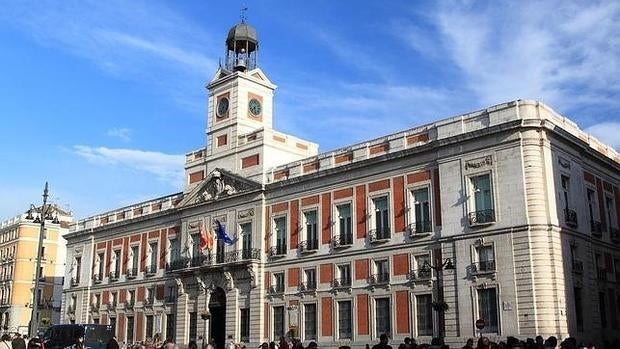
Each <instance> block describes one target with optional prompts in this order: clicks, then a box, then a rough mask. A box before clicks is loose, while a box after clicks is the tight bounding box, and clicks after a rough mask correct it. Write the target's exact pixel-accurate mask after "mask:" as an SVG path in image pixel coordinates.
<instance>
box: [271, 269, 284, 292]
mask: <svg viewBox="0 0 620 349" xmlns="http://www.w3.org/2000/svg"><path fill="white" fill-rule="evenodd" d="M273 277H274V279H275V281H276V282H275V286H276V292H284V273H274V274H273Z"/></svg>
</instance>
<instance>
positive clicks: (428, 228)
mask: <svg viewBox="0 0 620 349" xmlns="http://www.w3.org/2000/svg"><path fill="white" fill-rule="evenodd" d="M407 230H408V231H409V236H419V235H427V234H428V233H432V232H433V222H432V221H430V220H428V221H421V222H414V223H411V224H409V225H408V226H407Z"/></svg>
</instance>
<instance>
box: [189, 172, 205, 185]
mask: <svg viewBox="0 0 620 349" xmlns="http://www.w3.org/2000/svg"><path fill="white" fill-rule="evenodd" d="M204 178H205V173H204V171H202V170H200V171H196V172H192V173H190V174H189V184H192V183H196V182H200V181H201V180H203V179H204Z"/></svg>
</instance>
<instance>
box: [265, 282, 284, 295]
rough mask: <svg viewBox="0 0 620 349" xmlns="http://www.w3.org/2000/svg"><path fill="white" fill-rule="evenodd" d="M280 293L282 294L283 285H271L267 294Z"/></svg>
mask: <svg viewBox="0 0 620 349" xmlns="http://www.w3.org/2000/svg"><path fill="white" fill-rule="evenodd" d="M280 293H284V285H282V284H277V285H271V286H270V287H269V294H280Z"/></svg>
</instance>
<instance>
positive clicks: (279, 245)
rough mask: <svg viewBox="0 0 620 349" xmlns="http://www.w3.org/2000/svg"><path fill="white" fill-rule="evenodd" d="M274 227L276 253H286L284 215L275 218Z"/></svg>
mask: <svg viewBox="0 0 620 349" xmlns="http://www.w3.org/2000/svg"><path fill="white" fill-rule="evenodd" d="M275 227H276V253H275V254H276V255H283V254H286V217H278V218H276V219H275Z"/></svg>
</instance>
